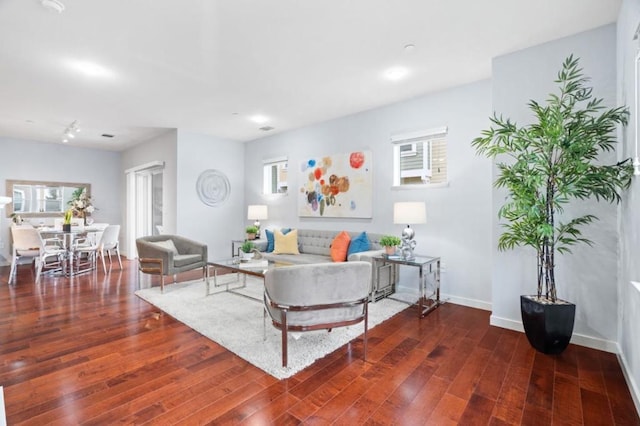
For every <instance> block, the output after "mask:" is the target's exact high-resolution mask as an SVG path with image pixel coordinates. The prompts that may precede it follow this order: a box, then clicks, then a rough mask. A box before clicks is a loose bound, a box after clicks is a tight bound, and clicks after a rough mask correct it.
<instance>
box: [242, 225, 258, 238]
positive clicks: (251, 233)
mask: <svg viewBox="0 0 640 426" xmlns="http://www.w3.org/2000/svg"><path fill="white" fill-rule="evenodd" d="M244 232H245V233H246V234H247V240H255V238H256V234H257V233H258V227H257V226H254V225H251V226H247V227H246V228H245V229H244Z"/></svg>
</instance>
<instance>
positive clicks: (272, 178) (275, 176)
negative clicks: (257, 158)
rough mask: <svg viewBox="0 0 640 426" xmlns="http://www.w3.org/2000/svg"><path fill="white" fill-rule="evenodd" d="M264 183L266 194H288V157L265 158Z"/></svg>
mask: <svg viewBox="0 0 640 426" xmlns="http://www.w3.org/2000/svg"><path fill="white" fill-rule="evenodd" d="M263 164H264V184H263V192H264V193H265V194H286V193H287V189H288V184H287V172H288V170H287V168H288V167H287V165H288V162H287V157H280V158H273V159H270V160H264V161H263Z"/></svg>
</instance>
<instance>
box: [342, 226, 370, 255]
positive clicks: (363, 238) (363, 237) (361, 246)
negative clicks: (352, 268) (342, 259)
mask: <svg viewBox="0 0 640 426" xmlns="http://www.w3.org/2000/svg"><path fill="white" fill-rule="evenodd" d="M370 248H371V243H370V242H369V237H367V233H366V232H363V233H362V234H360V235H358V236H357V237H355V238H354V239H352V240H351V242H350V243H349V250H348V251H347V257H349V256H350V255H352V254H353V253H360V252H361V251H367V250H369V249H370Z"/></svg>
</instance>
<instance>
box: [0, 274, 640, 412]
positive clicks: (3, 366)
mask: <svg viewBox="0 0 640 426" xmlns="http://www.w3.org/2000/svg"><path fill="white" fill-rule="evenodd" d="M8 275H9V268H8V267H2V268H0V385H1V386H4V394H5V403H6V414H7V420H8V424H10V425H17V424H33V425H45V424H60V425H71V424H94V425H105V424H115V423H124V424H131V423H135V424H141V423H149V424H160V425H167V424H189V425H190V424H216V425H217V424H237V423H240V424H256V425H260V424H278V425H286V424H339V425H358V424H372V425H374V424H381V425H382V424H407V425H419V424H433V425H446V424H463V425H476V424H477V425H487V424H490V425H504V424H531V425H546V424H562V425H582V424H585V425H591V424H594V425H595V424H598V425H609V424H611V425H613V424H617V425H639V424H640V420H639V418H638V414H637V412H636V409H635V407H634V405H633V402H632V399H631V396H630V394H629V390H628V388H627V385H626V383H625V380H624V377H623V375H622V372H621V369H620V366H619V364H618V361H617V358H616V356H615V355H613V354H609V353H605V352H599V351H596V350H592V349H587V348H584V347H580V346H573V345H571V346H570V347H569V348H568V349H567V350H566V351H565V352H564V353H563V354H562V355H560V356H546V355H542V354H539V353H536V352H535V351H534V350H532V349H531V347H530V346H529V344H528V342H527V340H526V337H525V336H524V335H523V334H520V333H517V332H513V331H509V330H504V329H501V328H496V327H491V326H489V325H488V324H489V313H488V312H485V311H480V310H476V309H470V308H466V307H462V306H457V305H453V304H445V305H443V306H441V307H440V308H438V309H437V310H436V311H434V312H433V313H432V314H430V315H429V316H428V317H426V318H424V319H422V320H419V319H418V318H417V316H416V312H415V311H414V310H413V309H408V310H406V311H404V312H402V313H400V314H398V315H396V316H395V317H393V318H392V319H390V320H389V321H386V322H385V323H383V324H381V325H379V326H378V327H376V328H374V329H372V330H371V332H370V338H369V350H368V357H367V358H368V359H367V361H366V362H364V361H363V360H362V357H361V351H362V341H361V340H356V341H354V342H352V344H350V345H347V346H346V347H343V348H341V349H339V350H337V351H336V352H334V353H332V354H330V355H328V356H327V357H325V358H324V359H322V360H320V361H318V362H316V363H315V364H314V365H312V366H311V367H309V368H308V369H306V370H304V371H302V372H300V373H299V374H297V375H296V376H294V377H293V378H291V379H288V380H283V381H278V380H276V379H274V378H273V377H271V376H269V375H267V374H266V373H264V372H262V371H261V370H259V369H257V368H256V367H253V366H252V365H251V364H248V363H247V362H245V361H244V360H242V359H241V358H239V357H237V356H236V355H234V354H232V353H231V352H229V351H227V350H225V349H224V348H222V347H221V346H219V345H218V344H216V343H214V342H212V341H210V340H209V339H207V338H205V337H202V336H201V335H199V334H198V333H196V332H194V331H192V330H191V329H189V328H188V327H186V326H184V325H183V324H181V323H179V322H177V321H175V320H174V319H173V318H171V317H169V316H168V315H163V314H160V313H159V312H158V310H157V309H155V308H154V307H153V306H151V305H149V304H148V303H146V302H145V301H143V300H141V299H139V298H137V297H136V296H135V295H134V291H135V289H136V265H135V263H134V262H127V261H125V262H124V270H123V271H120V270H118V269H117V265H116V266H115V268H114V269H113V270H112V271H111V272H110V273H108V274H107V275H106V276H105V275H104V274H103V273H102V271H99V272H98V273H97V274H96V275H91V274H90V275H84V276H81V277H76V278H73V279H67V278H55V277H44V278H43V279H42V280H41V282H40V284H38V285H36V284H34V282H33V280H34V275H33V272H32V270H31V269H30V268H29V266H21V267H20V269H19V273H18V282H17V284H15V285H7V284H6V282H7V277H8ZM194 277H195V276H194ZM179 278H181V279H188V278H190V276H189V275H183V276H181V277H179ZM514 303H516V302H514ZM221 321H224V318H221Z"/></svg>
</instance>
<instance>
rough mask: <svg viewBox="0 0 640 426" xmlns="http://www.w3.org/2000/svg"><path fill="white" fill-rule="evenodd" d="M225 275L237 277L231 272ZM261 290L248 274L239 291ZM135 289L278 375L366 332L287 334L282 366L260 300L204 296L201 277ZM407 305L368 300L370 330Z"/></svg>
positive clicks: (360, 327)
mask: <svg viewBox="0 0 640 426" xmlns="http://www.w3.org/2000/svg"><path fill="white" fill-rule="evenodd" d="M223 278H225V279H229V278H233V279H235V275H229V276H225V277H223ZM212 284H213V283H212ZM235 286H237V283H236V285H235ZM211 287H212V288H213V285H212V286H211ZM231 287H234V285H231ZM262 291H263V281H262V279H258V278H253V277H247V287H246V288H244V289H242V290H239V292H242V293H243V294H246V295H250V296H252V297H255V298H258V299H262ZM136 294H137V295H138V296H139V297H141V298H142V299H144V300H146V301H147V302H149V303H151V304H153V305H154V306H156V307H158V308H159V309H161V310H162V311H164V312H166V313H168V314H169V315H171V316H172V317H174V318H175V319H177V320H179V321H181V322H182V323H184V324H186V325H188V326H189V327H191V328H192V329H194V330H196V331H197V332H199V333H200V334H202V335H204V336H206V337H208V338H209V339H211V340H213V341H215V342H217V343H219V344H220V345H222V346H224V347H225V348H227V349H228V350H230V351H231V352H233V353H235V354H236V355H238V356H240V357H241V358H243V359H245V360H247V361H248V362H250V363H251V364H253V365H255V366H256V367H258V368H260V369H262V370H264V371H266V372H267V373H269V374H271V375H272V376H273V377H275V378H277V379H285V378H287V377H290V376H293V375H294V374H295V373H297V372H298V371H300V370H302V369H304V368H305V367H308V366H309V365H311V364H313V363H314V362H315V361H316V360H317V359H320V358H322V357H324V356H325V355H327V354H329V353H331V352H333V351H334V350H336V349H338V348H339V347H341V346H343V345H345V344H346V343H348V342H350V341H351V340H353V339H354V338H356V337H358V336H360V335H361V334H362V333H363V331H364V324H363V323H360V324H356V325H353V326H350V327H339V328H335V329H333V330H332V331H331V332H330V333H328V332H327V331H325V330H320V331H309V332H303V333H289V352H288V354H289V359H288V366H287V367H286V368H285V367H282V346H281V344H280V336H281V334H280V331H279V330H277V329H276V328H275V327H273V325H271V321H270V319H269V317H268V316H267V320H266V336H267V338H266V340H264V330H265V327H264V326H263V303H262V302H261V301H260V302H259V301H257V300H251V299H249V298H247V297H243V296H240V295H238V294H233V293H229V292H226V291H224V287H223V288H218V289H216V290H212V294H211V295H209V296H205V283H204V282H203V281H201V280H200V281H191V282H185V283H178V284H169V285H166V286H165V289H164V294H162V293H160V287H152V288H147V289H141V290H138V291H136ZM407 307H408V305H407V304H405V303H401V302H398V301H394V300H389V299H383V300H380V301H378V302H376V303H370V304H369V330H371V329H372V328H373V327H375V326H376V325H378V324H380V323H381V322H383V321H384V320H386V319H388V318H391V317H392V316H393V315H395V314H397V313H398V312H400V311H402V310H403V309H406V308H407Z"/></svg>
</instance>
